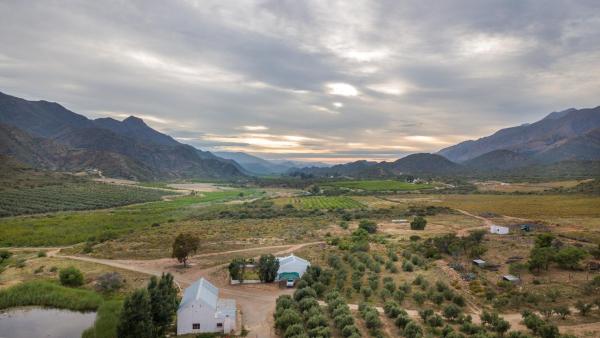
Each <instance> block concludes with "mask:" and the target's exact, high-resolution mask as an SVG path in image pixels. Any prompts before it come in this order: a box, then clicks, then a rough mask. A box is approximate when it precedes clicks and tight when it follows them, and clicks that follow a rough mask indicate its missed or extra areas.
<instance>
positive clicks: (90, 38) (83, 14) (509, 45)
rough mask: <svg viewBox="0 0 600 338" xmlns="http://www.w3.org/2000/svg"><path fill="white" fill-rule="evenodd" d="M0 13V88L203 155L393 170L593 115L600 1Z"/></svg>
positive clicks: (598, 84)
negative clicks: (464, 145) (567, 114)
mask: <svg viewBox="0 0 600 338" xmlns="http://www.w3.org/2000/svg"><path fill="white" fill-rule="evenodd" d="M167 6H168V7H167ZM0 11H1V12H3V13H11V15H9V16H6V17H5V20H4V22H3V25H4V26H5V27H6V29H3V30H2V31H0V43H2V44H3V45H5V46H11V48H10V49H7V50H3V51H1V52H0V88H2V91H7V92H10V95H14V96H17V97H22V98H26V99H28V100H47V101H52V102H58V103H60V104H61V105H63V106H65V107H66V108H67V109H69V110H72V111H74V112H76V113H78V114H82V115H84V116H86V117H88V118H92V119H93V118H99V117H112V118H115V119H118V120H122V119H124V118H126V117H127V116H130V115H132V116H136V117H139V118H142V119H143V120H144V121H145V122H146V123H147V124H148V125H150V126H151V127H152V128H155V129H157V130H159V131H161V132H163V133H165V134H168V135H170V136H172V137H173V138H175V139H176V140H178V141H180V142H182V143H186V144H190V145H192V146H195V147H197V148H199V149H202V150H208V151H211V152H220V151H229V152H245V153H248V154H252V155H254V156H258V157H261V158H265V159H270V160H277V159H286V160H294V161H312V162H324V163H328V164H338V163H347V162H352V161H356V160H369V161H378V162H379V161H393V160H396V159H398V158H402V157H404V156H406V155H409V154H412V153H420V152H429V153H435V152H437V151H439V150H440V149H442V148H445V147H448V146H451V145H454V144H456V143H459V142H462V141H466V140H470V139H478V138H480V137H483V136H487V135H490V134H492V133H494V132H495V131H497V130H499V129H502V128H506V127H511V126H518V125H522V124H524V123H533V122H535V121H538V120H540V119H542V118H543V117H545V116H546V115H548V114H549V113H551V112H556V111H562V110H565V109H568V108H570V107H576V108H577V109H581V108H582V107H595V106H597V105H598V102H597V89H598V88H600V79H599V78H598V77H597V76H594V74H593V73H594V72H591V71H590V70H593V69H598V68H599V67H600V35H599V34H598V32H600V15H599V14H597V13H600V4H595V3H589V2H576V3H573V2H568V3H566V2H565V3H563V2H552V3H546V2H543V1H530V2H519V3H504V2H500V3H495V4H489V3H486V4H483V3H480V2H477V1H475V2H473V1H453V2H448V3H436V4H435V5H434V6H424V5H422V4H420V3H419V2H407V3H402V4H397V3H387V2H378V3H369V2H365V3H362V2H353V3H343V2H342V3H327V4H325V3H322V2H302V3H287V2H270V1H263V2H248V3H244V4H236V6H235V7H234V6H227V5H223V4H222V3H220V2H214V3H211V2H205V1H203V2H195V1H178V2H171V3H169V4H168V5H165V4H162V3H160V2H143V3H139V4H138V3H129V4H123V3H112V4H110V5H109V6H106V5H105V4H97V3H87V2H73V3H70V5H69V6H64V7H63V8H60V9H57V8H56V6H55V5H53V4H51V3H34V2H28V1H22V2H7V3H1V4H0ZM492 12H493V13H496V14H495V15H494V16H490V15H489V13H492Z"/></svg>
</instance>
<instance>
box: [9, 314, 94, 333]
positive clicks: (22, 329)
mask: <svg viewBox="0 0 600 338" xmlns="http://www.w3.org/2000/svg"><path fill="white" fill-rule="evenodd" d="M95 319H96V313H95V312H76V311H69V310H59V309H47V308H38V307H26V308H14V309H8V310H3V311H0V337H1V338H34V337H36V338H37V337H39V338H80V337H81V333H83V331H85V329H87V328H88V327H90V326H92V324H94V320H95Z"/></svg>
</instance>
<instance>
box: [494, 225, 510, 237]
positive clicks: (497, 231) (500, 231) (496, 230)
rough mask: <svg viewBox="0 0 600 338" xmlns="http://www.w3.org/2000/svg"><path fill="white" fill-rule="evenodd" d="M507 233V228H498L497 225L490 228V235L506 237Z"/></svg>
mask: <svg viewBox="0 0 600 338" xmlns="http://www.w3.org/2000/svg"><path fill="white" fill-rule="evenodd" d="M508 232H509V229H508V227H503V226H499V225H492V226H490V233H492V234H496V235H507V234H508Z"/></svg>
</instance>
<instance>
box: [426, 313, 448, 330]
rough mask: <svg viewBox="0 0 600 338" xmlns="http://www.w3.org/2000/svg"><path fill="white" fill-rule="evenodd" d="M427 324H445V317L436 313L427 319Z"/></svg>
mask: <svg viewBox="0 0 600 338" xmlns="http://www.w3.org/2000/svg"><path fill="white" fill-rule="evenodd" d="M427 324H429V326H431V327H440V326H442V325H443V324H444V319H443V318H442V317H441V316H440V315H438V314H434V315H433V316H431V317H429V318H428V319H427Z"/></svg>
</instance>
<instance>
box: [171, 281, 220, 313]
mask: <svg viewBox="0 0 600 338" xmlns="http://www.w3.org/2000/svg"><path fill="white" fill-rule="evenodd" d="M197 300H200V301H202V302H203V303H205V304H206V305H208V306H209V307H211V308H213V309H215V310H216V309H217V304H218V301H219V289H218V288H217V287H216V286H214V285H212V284H211V283H210V282H209V281H207V280H206V279H204V278H200V279H199V280H197V281H196V282H194V283H193V284H192V285H190V286H189V287H187V288H186V289H185V291H184V292H183V298H182V299H181V303H180V304H179V307H180V308H182V307H184V306H185V305H186V304H188V303H190V302H194V301H197Z"/></svg>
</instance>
